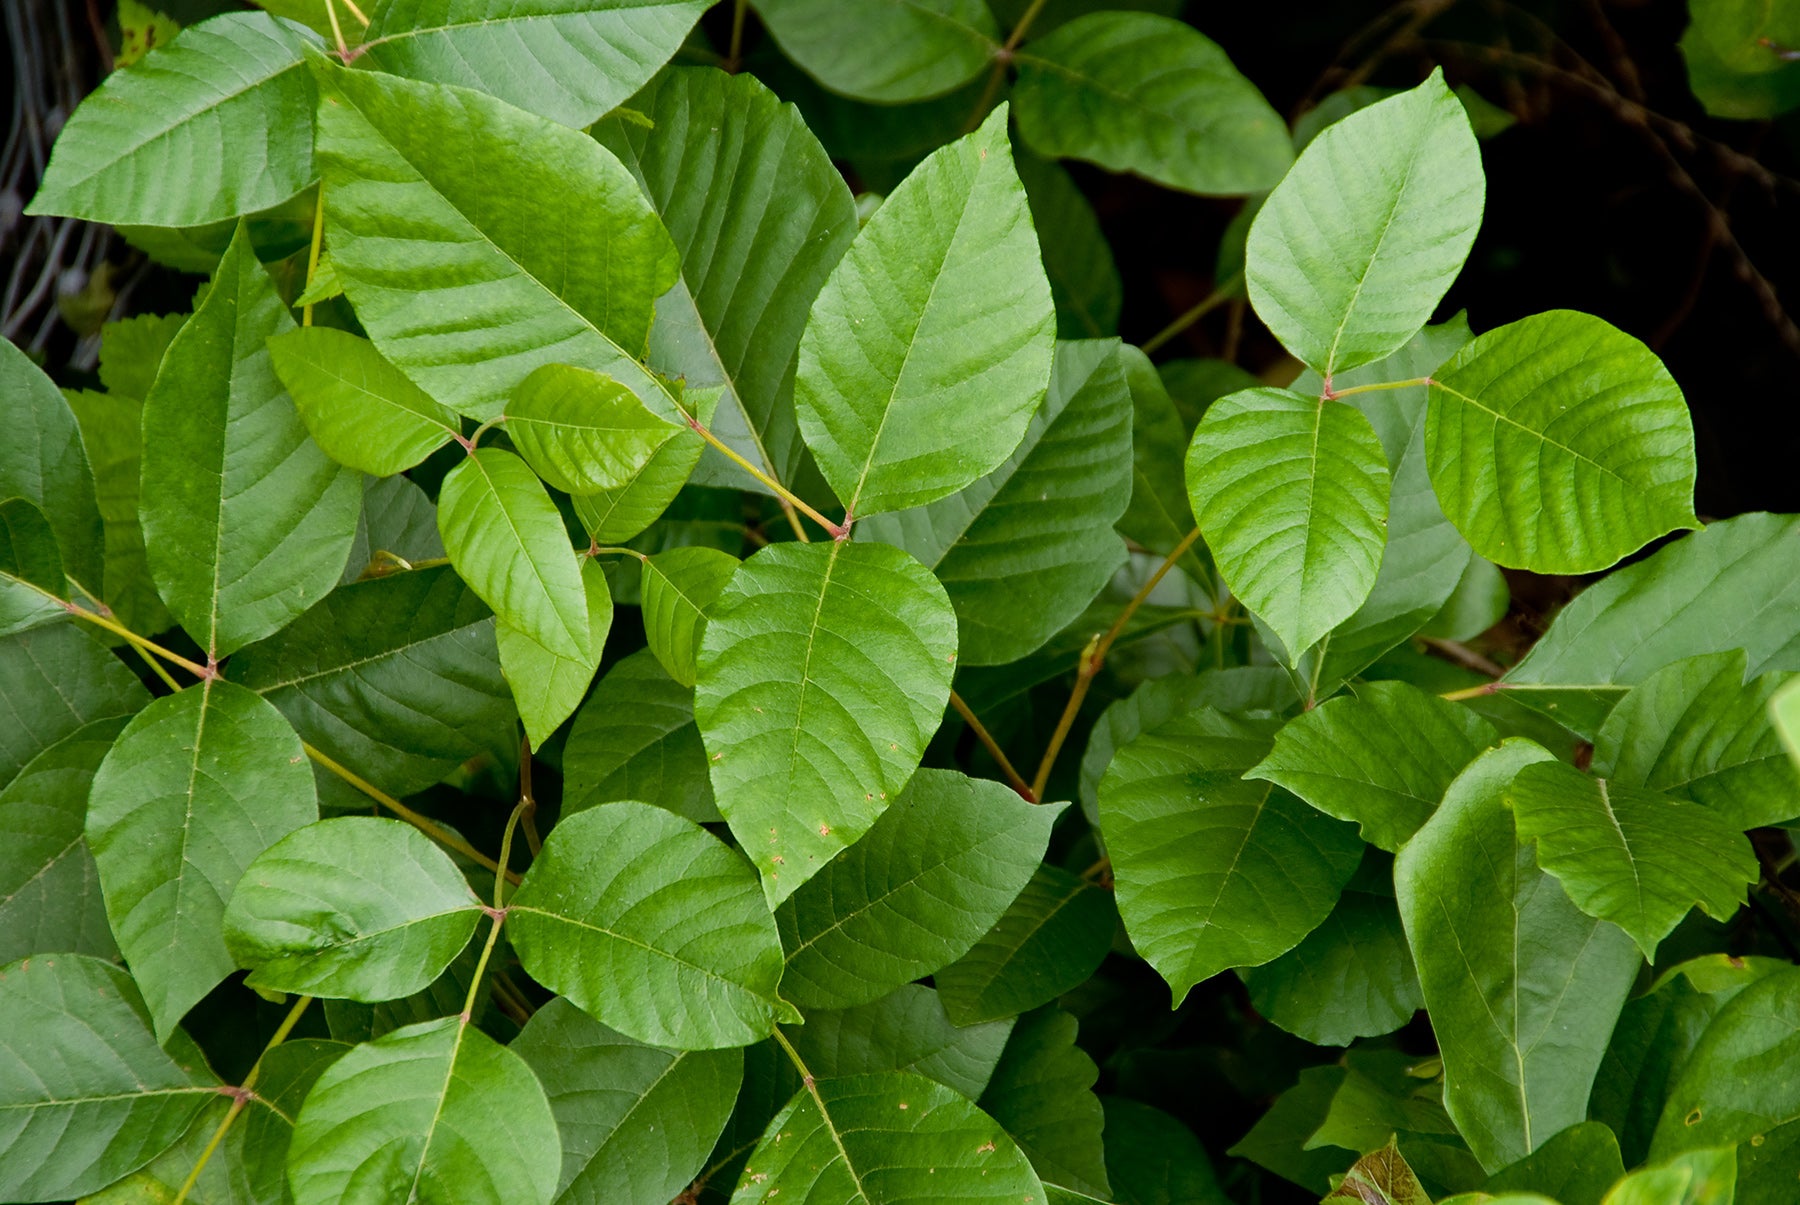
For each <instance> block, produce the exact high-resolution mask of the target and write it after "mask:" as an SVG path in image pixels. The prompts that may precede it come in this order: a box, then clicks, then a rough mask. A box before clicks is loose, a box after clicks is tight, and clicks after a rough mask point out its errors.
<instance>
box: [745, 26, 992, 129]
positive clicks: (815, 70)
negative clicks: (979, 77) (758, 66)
mask: <svg viewBox="0 0 1800 1205" xmlns="http://www.w3.org/2000/svg"><path fill="white" fill-rule="evenodd" d="M756 11H757V14H758V15H759V16H761V17H762V19H763V24H764V25H766V26H767V27H768V30H769V33H770V34H771V35H772V36H773V37H774V39H775V41H776V43H777V44H778V45H779V46H780V47H781V49H782V51H783V52H784V53H785V54H786V55H787V56H788V57H789V58H791V59H793V60H794V62H795V63H797V64H799V65H800V67H801V68H803V69H804V70H805V71H806V73H807V74H809V75H811V76H812V77H813V78H814V79H816V80H818V81H819V82H820V83H821V84H823V85H825V86H826V87H827V88H829V89H831V90H832V91H833V92H841V93H843V94H844V95H845V96H854V97H858V98H859V99H862V100H872V101H880V102H882V103H885V104H895V103H898V102H900V101H908V100H925V99H927V98H929V97H933V96H938V95H941V94H942V93H945V92H948V91H950V90H951V89H952V88H955V87H956V86H957V85H959V84H961V83H963V82H964V81H966V80H968V79H970V78H971V77H973V76H974V75H975V74H976V73H977V72H979V71H982V70H983V69H985V68H986V67H987V65H988V63H989V61H990V60H991V58H992V57H993V54H994V51H995V50H997V49H998V48H999V42H1000V31H999V29H998V28H997V27H996V26H995V25H994V15H993V14H992V13H991V12H989V11H988V6H987V5H986V4H984V3H983V2H982V0H909V2H908V3H904V4H895V3H892V0H756Z"/></svg>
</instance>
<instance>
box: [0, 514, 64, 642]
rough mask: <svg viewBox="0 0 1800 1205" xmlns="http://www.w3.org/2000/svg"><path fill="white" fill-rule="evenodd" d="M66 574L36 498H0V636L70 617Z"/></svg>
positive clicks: (25, 630)
mask: <svg viewBox="0 0 1800 1205" xmlns="http://www.w3.org/2000/svg"><path fill="white" fill-rule="evenodd" d="M68 594H69V580H68V578H67V577H66V576H65V575H64V573H63V561H62V553H61V552H60V551H59V550H58V549H57V547H56V533H55V532H54V531H52V530H51V528H50V520H49V519H47V518H45V517H44V512H43V511H42V510H41V509H39V508H38V505H37V504H36V503H35V502H28V501H26V500H25V499H24V498H8V499H6V500H5V501H4V502H0V636H13V635H17V634H18V633H20V632H28V631H30V630H31V629H33V628H39V627H43V626H44V625H45V624H49V623H55V622H56V621H57V620H59V619H67V618H68V617H69V611H68V607H67V605H66V604H65V602H64V599H65V598H66V597H67V595H68Z"/></svg>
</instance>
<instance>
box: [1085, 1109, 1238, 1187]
mask: <svg viewBox="0 0 1800 1205" xmlns="http://www.w3.org/2000/svg"><path fill="white" fill-rule="evenodd" d="M1101 1104H1102V1105H1103V1106H1104V1108H1105V1110H1106V1173H1107V1178H1108V1179H1109V1180H1110V1181H1111V1182H1112V1191H1113V1194H1114V1195H1115V1197H1116V1198H1117V1199H1118V1200H1120V1201H1125V1202H1129V1203H1130V1205H1228V1202H1229V1201H1230V1198H1229V1197H1227V1196H1226V1195H1225V1190H1224V1189H1222V1188H1220V1187H1219V1181H1218V1177H1217V1176H1216V1175H1214V1174H1213V1168H1212V1161H1211V1160H1209V1159H1208V1158H1207V1157H1206V1150H1205V1148H1204V1147H1202V1146H1201V1145H1200V1140H1199V1139H1197V1138H1195V1137H1194V1132H1193V1131H1192V1130H1190V1129H1188V1128H1187V1127H1186V1126H1184V1125H1182V1124H1181V1123H1180V1122H1179V1121H1176V1120H1175V1119H1174V1118H1173V1117H1170V1116H1169V1115H1168V1114H1167V1113H1164V1112H1163V1111H1162V1110H1161V1109H1156V1108H1152V1107H1151V1106H1149V1105H1147V1104H1144V1103H1142V1102H1141V1101H1135V1100H1123V1099H1121V1098H1119V1097H1116V1096H1104V1097H1101Z"/></svg>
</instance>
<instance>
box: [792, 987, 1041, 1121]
mask: <svg viewBox="0 0 1800 1205" xmlns="http://www.w3.org/2000/svg"><path fill="white" fill-rule="evenodd" d="M1012 1029H1013V1023H1012V1020H1011V1019H1010V1018H1008V1019H1007V1020H1005V1021H988V1022H984V1023H982V1024H979V1025H970V1026H965V1027H958V1026H956V1025H953V1024H952V1023H951V1021H950V1018H949V1016H948V1015H946V1014H945V1012H944V1006H943V1003H942V1002H941V999H940V995H939V993H937V992H935V991H933V990H932V989H930V988H928V987H921V986H920V985H918V984H916V983H908V984H904V985H902V986H901V987H898V988H896V989H894V990H893V991H891V992H889V993H888V994H887V995H885V996H883V997H881V998H880V999H878V1000H874V1001H871V1002H870V1003H868V1004H859V1005H857V1006H856V1007H855V1008H845V1009H820V1010H815V1011H812V1012H809V1013H808V1014H807V1017H806V1024H805V1025H803V1026H801V1027H800V1028H798V1029H795V1030H793V1031H792V1032H791V1033H789V1034H788V1040H789V1041H790V1042H792V1043H793V1044H794V1049H795V1050H797V1051H799V1053H800V1058H801V1060H802V1061H803V1062H805V1064H806V1067H807V1070H809V1071H811V1072H812V1073H813V1074H814V1075H815V1076H817V1077H818V1078H820V1079H826V1078H834V1079H835V1078H840V1077H843V1076H847V1075H872V1074H875V1073H876V1072H881V1071H914V1072H917V1073H918V1074H920V1075H923V1076H925V1077H926V1078H928V1079H934V1080H936V1081H937V1082H938V1083H940V1084H943V1085H945V1086H946V1087H949V1088H954V1089H955V1090H956V1091H958V1092H960V1093H962V1094H963V1095H964V1096H966V1097H968V1098H969V1099H970V1100H975V1099H977V1098H978V1097H980V1095H981V1093H982V1090H983V1089H984V1088H986V1087H987V1085H988V1080H989V1079H990V1078H992V1076H993V1074H994V1068H995V1066H996V1065H997V1064H998V1063H999V1062H1000V1055H1001V1051H1003V1050H1004V1049H1005V1048H1006V1039H1007V1035H1008V1034H1010V1033H1011V1032H1012Z"/></svg>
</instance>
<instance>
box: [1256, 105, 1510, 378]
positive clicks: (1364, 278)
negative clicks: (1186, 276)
mask: <svg viewBox="0 0 1800 1205" xmlns="http://www.w3.org/2000/svg"><path fill="white" fill-rule="evenodd" d="M1485 193H1486V181H1485V179H1484V177H1483V175H1482V171H1481V151H1480V149H1479V148H1478V147H1477V146H1476V145H1475V135H1474V133H1473V132H1472V131H1471V130H1470V129H1469V119H1468V117H1467V116H1466V115H1465V113H1464V112H1463V107H1462V104H1461V103H1460V102H1459V101H1458V100H1457V99H1456V97H1455V96H1454V95H1453V94H1452V93H1451V91H1450V89H1449V88H1447V87H1445V85H1444V78H1443V73H1442V71H1441V70H1439V71H1433V72H1432V74H1431V78H1429V79H1427V80H1426V81H1425V82H1424V83H1422V84H1420V85H1419V86H1418V87H1416V88H1414V89H1412V90H1411V91H1409V92H1402V93H1400V94H1399V95H1398V96H1393V97H1390V98H1388V99H1387V100H1384V101H1381V102H1380V103H1379V104H1374V105H1370V106H1369V107H1368V108H1366V109H1362V110H1360V111H1358V112H1356V113H1352V114H1351V115H1350V116H1348V117H1346V118H1344V119H1343V120H1342V121H1340V122H1337V123H1336V124H1334V125H1332V126H1330V127H1329V128H1327V129H1326V130H1325V131H1324V132H1323V133H1321V134H1320V135H1319V136H1318V137H1317V138H1315V139H1314V140H1313V141H1312V143H1311V144H1310V145H1308V146H1307V148H1306V150H1305V151H1303V152H1302V153H1301V155H1300V158H1299V160H1298V161H1296V162H1295V164H1294V166H1293V169H1292V170H1291V171H1289V172H1288V174H1287V176H1286V178H1284V179H1283V180H1282V182H1281V183H1280V184H1279V185H1277V186H1276V188H1275V191H1274V192H1272V193H1270V194H1269V199H1268V200H1267V201H1266V202H1265V203H1264V204H1263V207H1262V209H1261V210H1260V211H1259V212H1258V214H1257V216H1256V220H1255V222H1253V223H1252V224H1251V226H1250V238H1249V242H1248V244H1247V247H1246V251H1245V255H1246V260H1245V283H1246V285H1247V286H1248V288H1249V292H1250V302H1251V304H1252V305H1254V306H1255V307H1256V314H1257V317H1259V318H1261V319H1262V320H1263V322H1264V323H1265V324H1266V325H1267V326H1268V328H1269V330H1270V331H1272V332H1274V334H1275V337H1276V338H1278V339H1280V340H1281V342H1282V344H1283V345H1284V346H1285V347H1286V348H1287V349H1288V350H1289V351H1291V352H1293V353H1294V355H1296V356H1297V357H1299V358H1300V360H1301V361H1302V362H1304V363H1306V364H1308V365H1310V366H1311V367H1313V368H1315V369H1317V370H1318V371H1319V373H1320V375H1322V376H1323V377H1325V378H1326V381H1327V383H1329V382H1330V381H1331V380H1332V378H1333V376H1334V375H1335V374H1336V373H1340V372H1343V371H1345V370H1347V369H1351V368H1355V367H1357V366H1359V365H1362V364H1369V363H1373V362H1374V361H1376V360H1379V359H1381V358H1382V357H1384V356H1386V355H1388V354H1389V353H1390V352H1393V351H1397V350H1399V348H1400V347H1401V346H1402V345H1404V344H1405V343H1406V341H1407V340H1408V339H1411V338H1412V337H1413V335H1415V334H1417V333H1418V330H1419V328H1420V327H1422V326H1424V325H1425V322H1426V320H1427V319H1428V318H1430V317H1431V311H1432V310H1434V309H1435V308H1437V303H1438V302H1439V301H1440V300H1441V299H1442V298H1443V296H1444V293H1445V292H1446V291H1447V290H1448V289H1449V288H1450V284H1451V282H1452V281H1454V280H1455V279H1456V275H1457V273H1458V272H1460V271H1461V270H1462V265H1463V260H1464V259H1465V258H1466V257H1467V256H1468V254H1469V247H1470V246H1471V245H1472V244H1473V243H1474V241H1475V231H1476V228H1477V227H1479V226H1480V225H1481V210H1482V204H1483V201H1484V199H1485Z"/></svg>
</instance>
